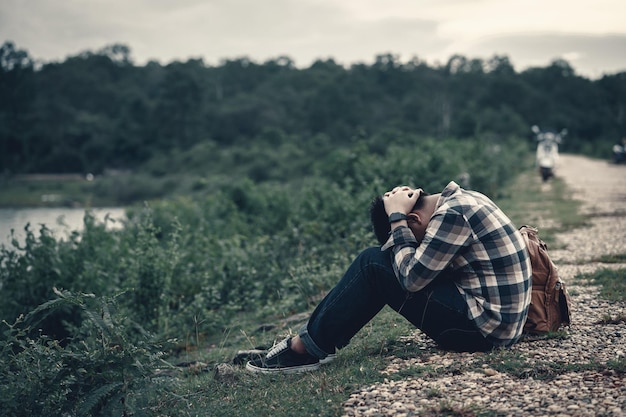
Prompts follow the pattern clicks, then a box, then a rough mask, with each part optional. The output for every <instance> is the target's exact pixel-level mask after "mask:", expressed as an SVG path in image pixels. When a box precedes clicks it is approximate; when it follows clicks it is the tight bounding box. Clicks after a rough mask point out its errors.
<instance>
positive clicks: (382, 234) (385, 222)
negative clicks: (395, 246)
mask: <svg viewBox="0 0 626 417" xmlns="http://www.w3.org/2000/svg"><path fill="white" fill-rule="evenodd" d="M427 195H429V194H428V193H427V192H425V191H422V193H421V195H420V196H419V198H418V199H417V201H416V202H415V205H414V206H413V210H411V211H415V210H417V209H419V208H421V207H422V206H423V205H424V199H423V197H424V196H427ZM370 221H371V223H372V228H373V229H374V235H376V240H378V243H380V244H381V245H383V244H384V243H385V242H386V241H387V239H389V232H391V225H390V224H389V217H388V216H387V212H386V211H385V203H384V202H383V198H382V196H377V197H376V198H374V200H372V204H371V205H370Z"/></svg>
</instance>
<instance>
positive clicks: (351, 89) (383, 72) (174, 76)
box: [0, 42, 626, 180]
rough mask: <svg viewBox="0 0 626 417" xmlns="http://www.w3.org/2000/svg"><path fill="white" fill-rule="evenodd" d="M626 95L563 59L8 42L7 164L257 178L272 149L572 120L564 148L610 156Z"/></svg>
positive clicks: (1, 149)
mask: <svg viewBox="0 0 626 417" xmlns="http://www.w3.org/2000/svg"><path fill="white" fill-rule="evenodd" d="M625 91H626V74H624V73H618V74H614V75H606V76H604V77H602V78H601V79H599V80H595V81H592V80H589V79H586V78H584V77H581V76H578V75H576V73H575V71H574V69H573V68H572V67H571V66H570V65H569V64H568V63H567V62H566V61H563V60H557V61H554V62H553V63H552V64H551V65H549V66H548V67H545V68H532V69H528V70H525V71H523V72H520V73H518V72H516V71H515V69H514V68H513V66H512V65H511V63H510V62H509V60H508V59H507V58H506V57H505V56H494V57H493V58H492V59H489V60H487V61H483V60H480V59H468V58H465V57H463V56H453V57H451V58H450V60H449V61H448V62H447V63H446V64H445V65H442V66H438V67H432V66H429V65H427V64H426V63H424V62H421V61H420V60H419V59H417V58H415V59H413V60H411V61H409V62H406V63H403V62H400V61H399V60H398V58H397V57H395V56H393V55H389V54H388V55H381V56H378V57H377V58H376V61H375V62H374V63H373V64H371V65H365V64H359V63H356V64H353V65H351V66H350V67H349V68H346V67H343V66H341V65H338V64H337V63H335V62H334V61H333V60H326V61H317V62H315V63H314V64H312V65H311V66H310V67H309V68H304V69H298V68H296V67H295V66H294V65H293V62H292V61H291V60H290V59H289V58H287V57H280V58H277V59H274V60H270V61H267V62H265V63H262V64H259V63H255V62H252V61H250V60H249V59H246V58H240V59H234V60H226V61H224V62H222V63H221V64H220V65H218V66H209V65H206V64H204V63H203V61H202V60H197V59H193V60H188V61H187V62H173V63H170V64H168V65H165V66H163V65H161V64H159V63H156V62H151V63H148V64H147V65H145V66H136V65H134V64H133V63H132V59H131V56H130V50H129V48H128V47H126V46H124V45H113V46H109V47H106V48H104V49H102V50H100V51H98V52H95V53H94V52H85V53H82V54H79V55H77V56H74V57H70V58H68V59H66V60H65V61H63V62H51V63H38V62H36V61H35V60H34V59H33V58H31V57H30V56H29V55H28V53H27V52H26V51H23V50H20V49H19V48H17V47H16V46H15V45H14V44H13V43H11V42H5V43H4V45H2V47H1V48H0V97H1V99H0V172H2V173H27V172H55V173H58V172H82V173H88V172H91V173H94V174H99V173H102V172H104V171H105V170H111V169H133V170H135V169H137V168H138V167H139V166H141V165H142V164H145V163H148V162H151V163H150V167H151V170H150V172H151V173H152V174H161V175H163V174H164V172H163V171H166V172H167V173H171V172H172V171H176V170H181V169H189V168H190V167H189V166H187V165H185V164H184V163H183V162H182V161H179V162H180V163H179V164H178V165H177V164H173V163H171V162H170V163H168V164H167V165H164V164H163V163H162V162H163V160H164V159H165V158H169V157H170V156H171V155H187V156H188V157H195V159H194V160H193V161H192V162H193V163H192V165H194V168H195V169H196V170H202V172H204V173H208V174H217V173H222V174H224V173H231V171H232V170H233V169H234V168H235V167H237V166H241V165H246V163H247V162H249V161H248V159H249V158H251V157H252V156H251V155H253V157H254V158H255V161H254V163H250V164H249V167H248V171H249V172H247V174H250V177H251V178H253V179H255V180H257V179H259V180H263V179H267V178H272V177H275V176H277V175H281V176H283V177H284V176H288V175H290V172H289V171H281V170H277V169H275V167H274V165H275V164H274V161H275V160H274V158H273V154H274V153H275V152H282V153H290V154H292V155H293V156H294V159H295V158H296V157H297V156H299V155H302V154H307V155H311V156H313V155H316V154H320V153H328V152H330V151H332V150H334V149H337V148H340V147H343V146H345V145H349V144H350V143H353V142H354V141H358V140H361V139H364V138H369V139H372V138H373V142H377V143H378V144H379V145H383V144H384V143H386V141H388V140H390V139H392V138H398V137H400V136H402V135H405V134H409V133H410V134H417V135H420V136H425V137H435V138H449V137H453V138H461V139H463V138H490V139H494V138H495V139H496V140H500V139H503V138H511V137H519V138H527V139H528V140H531V135H530V131H529V126H531V125H533V124H537V125H540V126H541V127H546V128H547V127H551V128H554V129H558V130H560V129H563V128H567V129H568V131H569V135H568V137H567V140H566V142H565V143H564V145H563V146H564V149H566V150H570V151H585V152H587V153H591V152H596V154H601V155H605V154H606V155H608V153H609V151H608V149H610V144H611V143H612V142H615V141H617V140H619V139H620V138H621V137H622V136H623V135H625V134H626V119H625V117H624V114H626V113H625V109H626V94H624V93H625ZM259 154H260V155H262V157H260V158H259V157H258V155H259ZM312 160H313V158H309V159H307V160H306V161H300V162H299V163H298V164H299V165H300V166H295V165H296V164H295V163H294V166H292V167H291V168H292V169H298V170H302V169H304V170H306V169H311V167H310V163H311V161H312ZM202 162H203V163H202ZM246 166H247V165H246Z"/></svg>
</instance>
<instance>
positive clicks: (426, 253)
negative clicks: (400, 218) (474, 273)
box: [382, 210, 474, 292]
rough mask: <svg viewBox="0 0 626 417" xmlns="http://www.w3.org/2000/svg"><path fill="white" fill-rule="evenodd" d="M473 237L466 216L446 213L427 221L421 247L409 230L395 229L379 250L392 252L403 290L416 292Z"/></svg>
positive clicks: (428, 282)
mask: <svg viewBox="0 0 626 417" xmlns="http://www.w3.org/2000/svg"><path fill="white" fill-rule="evenodd" d="M473 236H474V234H473V232H472V229H471V227H470V226H469V224H468V222H467V219H466V218H465V216H463V215H462V214H461V213H459V212H457V211H454V210H447V211H444V212H442V213H440V214H435V215H434V216H433V217H432V218H431V219H430V222H429V224H428V227H427V228H426V234H425V236H424V239H423V241H422V242H421V244H420V243H418V242H417V240H416V239H415V236H414V235H413V233H412V232H411V230H410V229H409V228H408V227H405V226H402V227H398V228H396V229H394V231H393V233H392V234H391V236H390V237H389V240H388V241H387V242H386V243H385V245H384V246H383V247H382V249H383V250H384V249H388V248H393V249H392V250H393V268H394V271H395V273H396V277H397V278H398V281H399V282H400V285H402V287H403V288H404V289H406V290H407V291H411V292H415V291H419V290H421V289H422V288H424V287H426V286H427V285H428V284H430V283H431V282H432V280H433V279H435V277H436V276H437V275H438V274H439V273H440V272H441V271H443V270H445V269H446V268H447V267H448V266H449V265H450V264H451V263H452V261H453V260H454V258H455V257H456V256H457V254H458V253H459V252H460V251H462V250H463V249H464V248H465V247H467V246H469V245H470V244H471V242H472V240H473Z"/></svg>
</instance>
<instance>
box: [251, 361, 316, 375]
mask: <svg viewBox="0 0 626 417" xmlns="http://www.w3.org/2000/svg"><path fill="white" fill-rule="evenodd" d="M319 367H320V362H318V363H313V364H310V365H300V366H290V367H288V368H261V367H259V366H255V365H253V364H252V363H251V362H248V363H247V364H246V369H247V370H248V371H251V372H256V373H258V374H298V373H300V372H311V371H316V370H317V369H319Z"/></svg>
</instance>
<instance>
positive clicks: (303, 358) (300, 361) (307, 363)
mask: <svg viewBox="0 0 626 417" xmlns="http://www.w3.org/2000/svg"><path fill="white" fill-rule="evenodd" d="M319 367H320V361H319V359H317V358H316V357H315V356H312V355H309V354H308V353H305V354H300V353H296V352H294V351H293V350H291V338H290V337H289V338H287V339H285V340H283V341H282V342H280V343H278V344H277V345H276V346H274V347H273V348H272V349H270V351H269V352H267V355H266V356H265V358H259V359H255V360H251V361H249V362H248V363H247V364H246V369H247V370H249V371H251V372H257V373H263V374H277V373H281V374H293V373H298V372H307V371H315V370H316V369H318V368H319Z"/></svg>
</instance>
